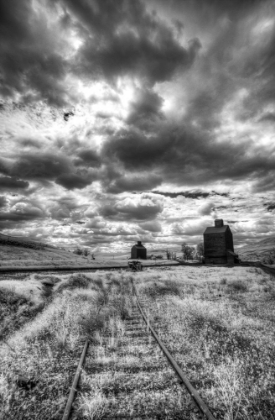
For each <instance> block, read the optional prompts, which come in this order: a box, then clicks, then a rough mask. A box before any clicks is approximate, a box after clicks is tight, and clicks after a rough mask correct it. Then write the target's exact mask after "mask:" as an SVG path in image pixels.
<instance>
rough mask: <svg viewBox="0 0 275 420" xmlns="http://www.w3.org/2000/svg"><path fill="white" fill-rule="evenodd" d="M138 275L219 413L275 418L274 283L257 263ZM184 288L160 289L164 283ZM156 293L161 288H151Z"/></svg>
mask: <svg viewBox="0 0 275 420" xmlns="http://www.w3.org/2000/svg"><path fill="white" fill-rule="evenodd" d="M158 277H159V278H158V279H155V280H154V281H153V282H152V281H151V280H149V281H148V277H147V276H144V275H140V274H139V276H138V278H139V280H138V290H139V293H140V294H141V296H142V297H143V298H145V299H147V303H148V306H149V307H150V315H151V318H152V322H153V323H154V325H155V326H156V327H157V329H158V331H159V333H160V335H161V338H162V339H163V341H164V342H165V343H166V344H167V346H168V348H169V349H170V350H171V352H172V354H174V356H175V358H176V360H177V361H178V363H179V364H180V365H181V367H182V368H183V370H184V371H185V372H186V373H187V375H188V376H189V378H190V380H191V382H193V384H194V385H195V386H196V387H197V389H198V390H199V392H200V393H201V395H202V396H203V397H204V398H205V400H206V401H208V402H209V405H210V406H211V407H212V410H213V411H214V413H216V415H217V417H218V418H225V419H227V420H237V419H238V420H243V419H246V420H250V419H274V414H273V413H274V409H275V403H274V399H273V395H274V390H275V388H274V374H275V363H274V356H275V346H274V322H275V314H274V303H273V302H274V300H273V299H274V285H275V281H274V279H273V278H271V277H270V276H268V275H266V274H265V273H264V272H262V270H259V269H254V268H244V267H235V268H234V269H232V268H230V269H229V268H228V269H227V268H210V269H209V268H184V269H178V270H177V271H176V270H174V271H173V273H171V274H170V272H169V274H167V273H160V274H159V275H158ZM168 280H169V281H171V282H174V283H176V285H177V288H178V290H179V292H178V294H177V296H175V294H174V293H173V287H172V288H171V291H170V294H169V293H168V292H166V293H165V295H162V296H161V295H159V294H158V293H157V292H158V290H159V288H160V287H162V285H164V284H167V281H168ZM154 291H155V292H156V293H155V294H154Z"/></svg>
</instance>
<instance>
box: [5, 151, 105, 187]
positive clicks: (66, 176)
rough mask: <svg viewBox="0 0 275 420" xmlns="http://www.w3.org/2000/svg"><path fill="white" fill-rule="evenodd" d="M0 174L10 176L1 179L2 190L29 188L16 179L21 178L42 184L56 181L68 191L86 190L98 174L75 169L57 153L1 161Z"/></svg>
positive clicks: (29, 155)
mask: <svg viewBox="0 0 275 420" xmlns="http://www.w3.org/2000/svg"><path fill="white" fill-rule="evenodd" d="M89 157H91V156H88V158H89ZM96 165H97V163H96ZM96 165H94V166H96ZM0 172H2V173H3V174H7V175H10V177H2V178H0V188H1V186H6V187H8V186H10V188H27V187H28V186H29V183H28V182H27V181H21V180H18V179H17V178H16V177H19V176H20V177H21V178H23V179H24V180H33V181H39V182H41V183H45V182H47V181H54V182H56V183H57V184H59V185H62V186H63V187H64V188H66V189H68V190H72V189H75V188H78V189H82V188H85V187H86V186H87V185H90V184H91V183H92V182H93V180H95V179H96V178H97V174H96V173H92V172H89V170H88V169H86V168H81V167H77V168H75V167H74V166H73V163H72V162H71V161H70V160H69V159H68V158H67V157H65V156H64V155H61V154H57V153H56V154H52V153H41V154H27V153H25V154H23V155H21V156H18V157H17V158H16V157H15V158H14V160H13V161H12V160H2V161H1V159H0Z"/></svg>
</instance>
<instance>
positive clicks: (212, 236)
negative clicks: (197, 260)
mask: <svg viewBox="0 0 275 420" xmlns="http://www.w3.org/2000/svg"><path fill="white" fill-rule="evenodd" d="M203 237H204V262H205V264H230V265H233V264H234V263H238V262H239V259H238V255H237V254H235V252H234V246H233V235H232V232H231V230H230V227H229V226H228V225H224V224H223V220H222V219H216V220H215V226H211V227H208V228H206V230H205V232H204V234H203Z"/></svg>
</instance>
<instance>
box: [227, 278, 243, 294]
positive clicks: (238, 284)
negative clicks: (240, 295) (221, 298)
mask: <svg viewBox="0 0 275 420" xmlns="http://www.w3.org/2000/svg"><path fill="white" fill-rule="evenodd" d="M227 287H228V288H229V289H232V290H235V291H236V292H247V290H248V286H247V284H246V283H245V282H244V281H242V280H240V279H237V280H232V281H231V282H230V283H228V284H227Z"/></svg>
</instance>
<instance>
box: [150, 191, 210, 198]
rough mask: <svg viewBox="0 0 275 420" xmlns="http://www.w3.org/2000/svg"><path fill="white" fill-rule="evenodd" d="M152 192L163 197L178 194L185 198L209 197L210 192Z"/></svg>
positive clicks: (174, 196) (172, 196) (173, 196)
mask: <svg viewBox="0 0 275 420" xmlns="http://www.w3.org/2000/svg"><path fill="white" fill-rule="evenodd" d="M152 193H154V194H160V195H163V196H164V197H170V198H176V197H178V196H179V195H180V196H183V197H185V198H194V199H197V198H207V197H209V195H210V193H207V192H200V191H182V192H177V193H169V192H162V191H152Z"/></svg>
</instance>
